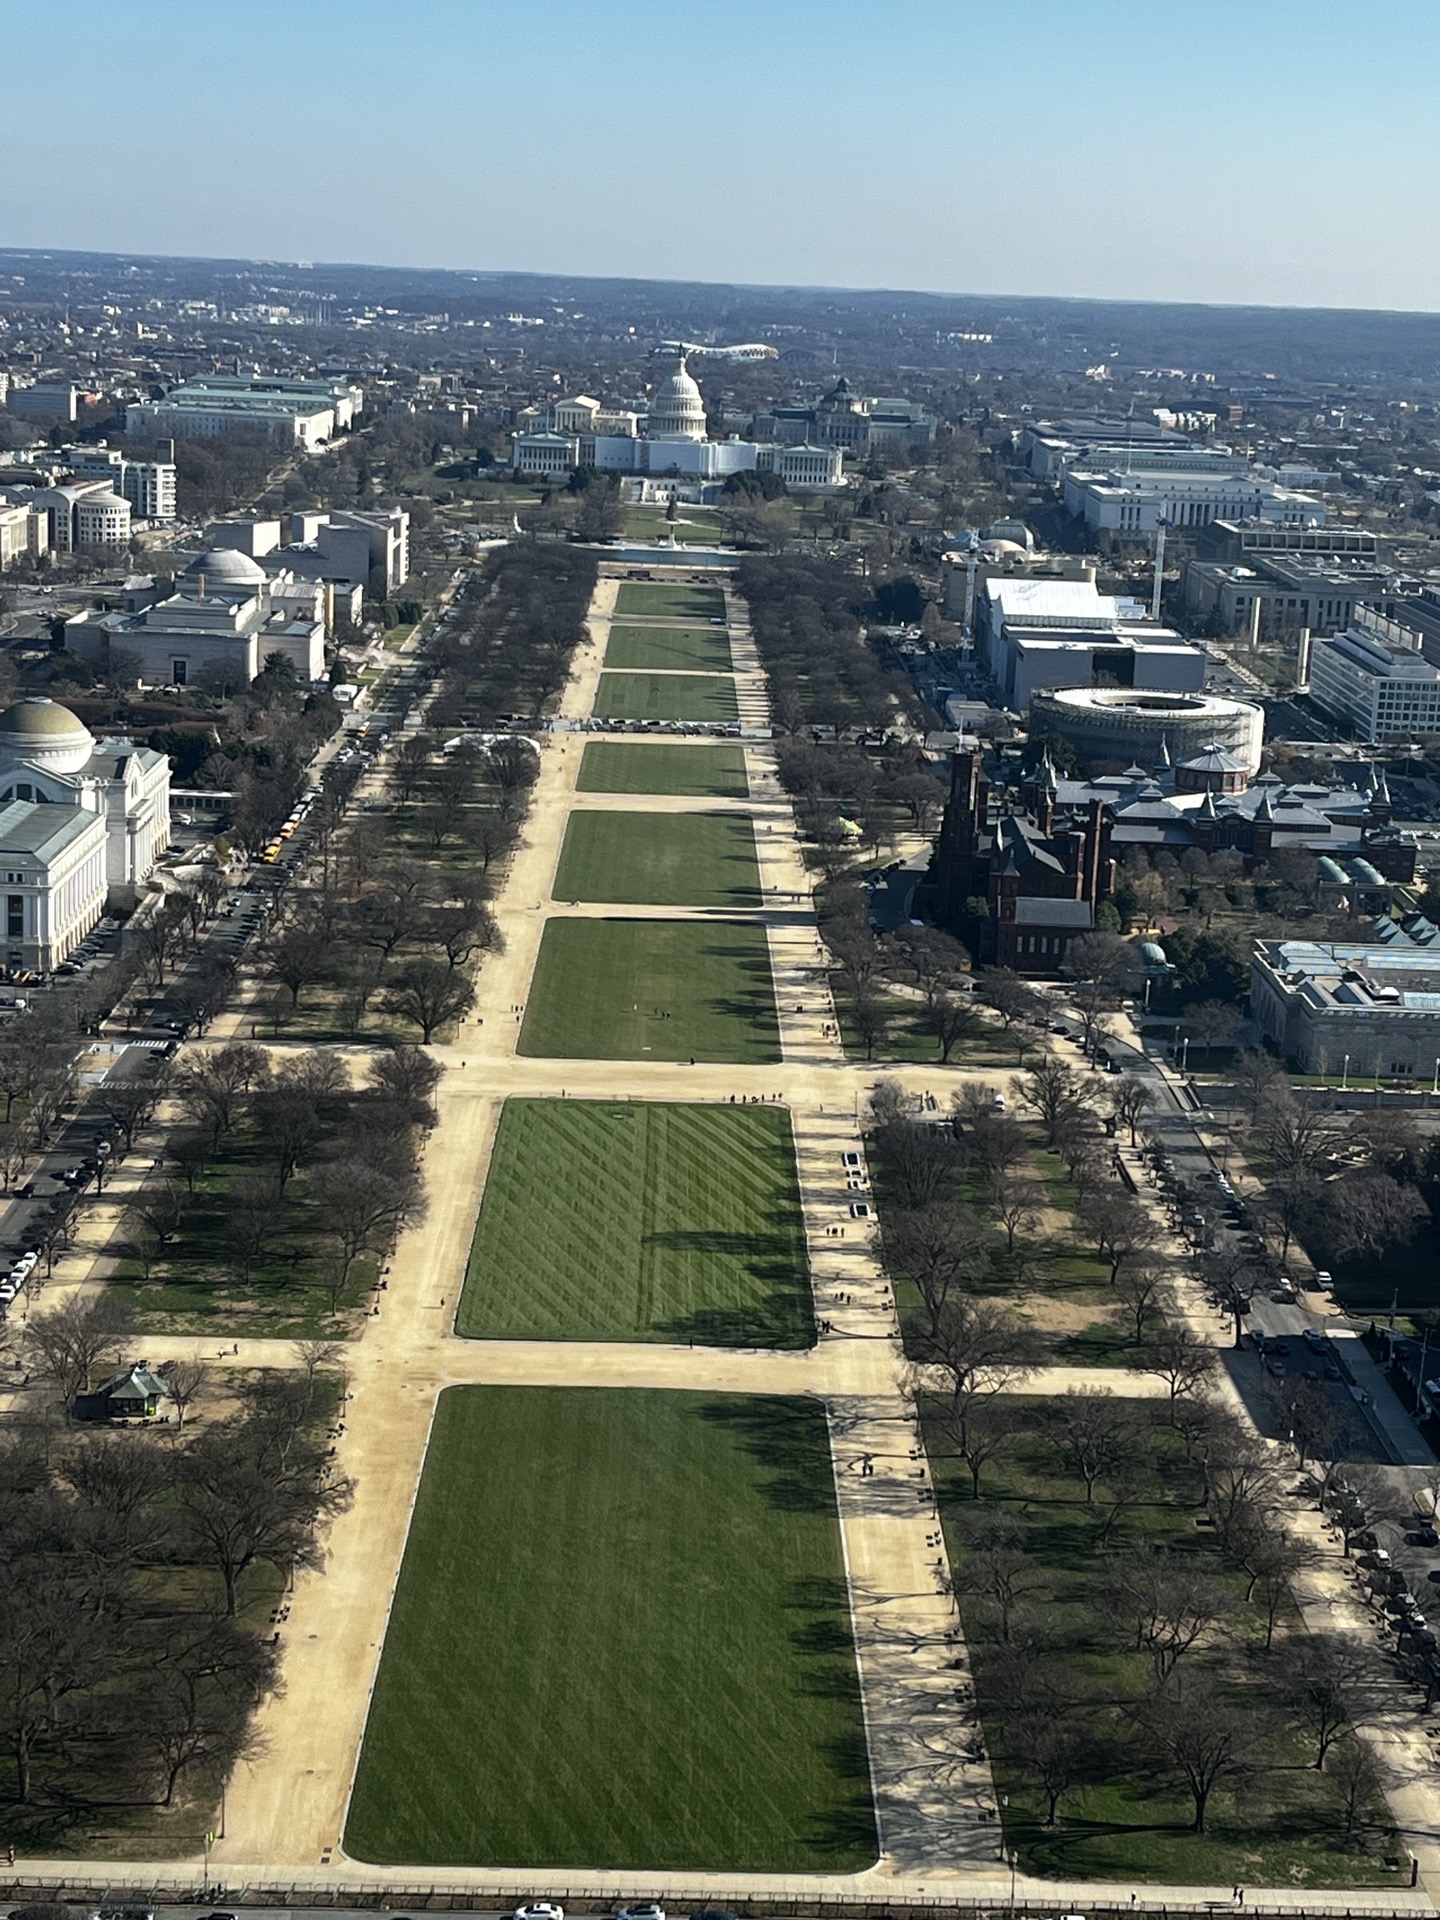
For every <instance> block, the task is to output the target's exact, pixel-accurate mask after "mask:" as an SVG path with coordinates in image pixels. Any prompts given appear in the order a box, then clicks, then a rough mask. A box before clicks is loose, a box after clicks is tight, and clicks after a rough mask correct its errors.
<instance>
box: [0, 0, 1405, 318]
mask: <svg viewBox="0 0 1440 1920" xmlns="http://www.w3.org/2000/svg"><path fill="white" fill-rule="evenodd" d="M406 20H407V29H406V32H405V33H404V34H403V35H396V34H395V32H394V29H393V17H392V16H389V15H384V14H382V13H381V12H380V10H379V8H378V7H377V6H375V5H374V4H373V0H356V3H355V4H353V5H351V6H348V7H346V8H344V9H341V8H340V7H338V6H336V5H334V4H332V0H324V3H323V4H320V5H317V6H312V7H310V8H308V9H306V10H305V12H304V14H303V15H302V16H299V17H296V16H294V15H292V14H289V13H285V12H282V11H281V9H280V8H279V7H277V6H276V5H274V4H273V0H259V4H257V5H255V6H252V7H251V8H249V9H247V12H246V15H245V39H246V44H247V45H248V48H249V52H250V55H251V56H252V58H253V62H254V63H255V65H256V69H257V70H258V71H259V72H260V73H261V74H262V76H263V74H264V72H265V68H266V63H267V62H268V61H271V60H275V59H277V58H278V59H283V63H284V75H285V76H288V77H285V78H283V79H282V78H277V79H276V81H275V83H274V84H271V85H264V86H261V87H259V88H256V87H254V86H245V87H243V88H242V87H239V86H231V85H229V84H227V80H226V76H227V74H233V73H235V72H237V71H243V70H244V68H243V64H242V67H241V68H240V69H235V68H233V67H232V66H231V65H230V63H231V62H232V61H233V60H234V58H235V55H236V47H235V40H236V29H235V25H234V19H233V16H229V15H223V14H222V13H221V11H220V9H218V8H215V7H201V8H199V9H196V8H193V7H185V8H183V9H182V8H181V7H179V6H178V5H177V4H175V0H157V3H156V4H154V5H151V6H150V7H148V8H147V9H146V10H145V13H144V15H143V17H141V18H139V19H136V18H135V17H133V16H127V17H125V18H123V19H122V18H118V17H112V15H111V14H110V13H109V12H107V11H106V10H104V9H102V8H100V7H99V6H98V5H95V4H91V3H90V0H84V3H82V4H81V5H79V6H78V7H77V8H76V9H74V10H73V12H72V13H71V14H70V15H69V16H67V18H66V20H65V21H64V22H62V23H61V24H59V25H56V24H54V23H52V22H51V21H50V20H48V19H45V20H43V21H42V20H41V19H40V18H38V17H18V18H17V19H16V20H15V21H13V22H12V23H11V47H12V54H13V65H12V72H13V73H14V74H15V75H16V76H18V82H17V84H16V85H15V87H14V89H13V93H12V100H11V108H12V112H11V123H12V130H13V133H14V135H15V136H16V138H15V151H16V152H17V153H18V154H19V155H20V156H21V157H20V158H19V160H18V161H17V165H16V173H17V182H18V185H19V187H20V189H21V191H20V192H18V193H17V194H15V195H13V196H12V198H11V206H12V209H13V208H16V207H20V208H26V209H29V211H28V212H24V213H21V214H19V215H17V214H16V213H14V212H13V211H12V214H11V219H10V222H8V223H7V229H6V230H5V231H4V232H3V233H0V239H3V240H4V242H5V243H6V244H8V245H10V246H14V247H24V248H33V249H40V250H45V249H54V250H57V251H69V250H88V249H96V250H101V251H112V252H122V253H144V254H151V255H155V254H160V255H176V256H189V257H221V256H223V257H233V258H242V259H278V260H287V261H288V260H327V261H342V260H351V261H357V262H359V261H368V262H375V263H380V264H386V265H394V266H406V267H435V268H453V269H460V270H471V271H478V272H492V271H515V272H534V273H542V274H543V273H573V274H576V275H581V276H587V277H591V276H593V277H620V278H637V279H644V280H655V281H666V280H691V281H701V282H713V283H717V284H741V285H776V286H811V287H816V288H827V287H833V288H836V289H843V288H857V287H874V288H882V287H883V288H896V289H913V290H934V291H944V292H954V293H957V294H982V295H993V296H998V297H1003V296H1006V295H1011V296H1015V297H1021V296H1037V295H1038V296H1045V295H1048V296H1053V297H1070V298H1082V299H1097V300H1133V301H1173V302H1192V301H1193V302H1199V303H1202V304H1215V305H1241V306H1245V305H1260V306H1284V307H1288V306H1315V307H1338V308H1362V309H1391V310H1399V311H1418V312H1432V311H1436V310H1440V261H1437V260H1436V258H1435V257H1434V255H1433V250H1428V249H1424V248H1419V247H1417V246H1416V245H1415V236H1416V235H1417V234H1422V233H1424V232H1425V231H1427V230H1428V226H1429V224H1431V221H1432V215H1431V211H1430V208H1431V201H1432V200H1433V184H1434V181H1435V179H1436V177H1437V168H1436V158H1437V155H1436V135H1435V132H1434V127H1433V119H1432V117H1431V116H1430V114H1429V113H1428V111H1427V110H1426V101H1425V93H1426V88H1427V81H1426V78H1425V76H1426V75H1427V74H1428V73H1430V72H1433V71H1434V61H1435V56H1436V55H1437V54H1440V21H1437V18H1436V16H1435V14H1434V11H1433V9H1430V8H1428V7H1426V6H1424V5H1423V4H1421V3H1420V0H1386V4H1384V5H1383V6H1382V7H1381V8H1380V9H1378V10H1377V11H1376V12H1372V14H1371V15H1370V16H1369V17H1368V24H1369V27H1370V31H1368V32H1366V33H1361V32H1358V31H1357V29H1356V24H1355V16H1354V14H1353V12H1352V11H1351V10H1349V9H1342V8H1341V7H1340V6H1339V5H1338V4H1332V0H1319V3H1318V4H1311V5H1308V6H1302V5H1300V4H1295V3H1294V0H1274V4H1271V5H1269V6H1267V8H1266V9H1264V11H1263V15H1260V16H1258V17H1257V15H1256V11H1255V10H1254V9H1246V8H1244V7H1243V6H1241V5H1240V4H1238V0H1219V4H1217V5H1215V6H1210V7H1206V8H1204V9H1201V8H1199V7H1198V6H1191V5H1187V6H1183V7H1180V8H1177V9H1171V10H1169V11H1168V12H1167V13H1166V14H1165V15H1164V16H1163V17H1157V16H1154V15H1153V14H1152V13H1151V12H1150V11H1149V10H1147V9H1145V8H1143V7H1142V6H1140V5H1139V4H1137V0H1091V4H1089V5H1087V6H1085V7H1080V8H1077V7H1073V6H1071V7H1067V6H1062V5H1060V4H1058V0H1028V4H1023V5H1021V6H1020V7H1019V8H1017V9H1011V10H1010V11H1009V12H1008V13H1007V15H1006V17H1005V19H1004V20H1003V21H997V20H994V19H990V18H986V17H983V15H982V10H981V9H980V8H978V7H974V6H971V5H944V4H939V3H938V0H902V3H901V4H900V5H899V6H898V7H895V8H891V9H889V10H887V12H886V14H885V16H884V19H883V22H880V21H877V19H876V17H875V16H874V15H873V14H872V13H870V12H869V11H867V10H866V9H864V8H862V7H860V6H858V5H856V4H853V0H839V3H838V4H832V5H829V6H826V7H823V8H822V7H820V6H819V5H818V4H811V3H810V0H792V4H789V5H787V6H784V7H782V8H780V9H778V10H775V9H770V10H764V9H762V8H761V7H760V6H759V5H758V4H756V3H755V0H740V4H738V5H737V6H735V7H732V8H730V9H728V10H727V12H726V14H725V18H724V23H723V32H722V31H721V26H720V22H719V19H718V16H716V15H715V14H714V13H713V12H712V11H711V10H707V9H701V8H699V7H696V6H681V7H678V8H674V9H671V10H669V11H667V12H666V13H665V14H664V15H663V16H655V15H649V14H647V15H644V16H640V15H637V14H636V13H635V12H633V11H631V10H622V9H619V8H615V7H601V8H594V7H582V6H579V5H577V4H574V3H573V0H558V4H555V5H552V6H551V7H549V8H547V9H545V10H544V12H543V14H541V15H539V16H537V15H535V14H534V13H526V12H524V11H522V10H521V9H520V8H518V7H516V6H514V5H511V4H509V3H508V0H502V3H501V4H494V5H473V6H470V5H460V4H455V0H417V4H415V5H413V6H412V7H411V8H410V9H409V10H408V12H407V15H406ZM912 56H913V57H912ZM117 71H120V72H126V73H129V74H130V75H131V77H132V82H133V84H132V85H131V86H130V88H129V89H128V90H126V91H125V92H124V93H123V94H122V95H121V97H120V98H119V100H118V101H116V100H114V99H113V97H111V105H110V106H109V107H108V108H107V111H106V113H105V114H104V115H103V116H99V117H92V116H90V115H88V114H86V113H85V112H84V110H83V108H84V102H85V101H86V100H87V99H88V98H90V97H91V96H92V94H93V93H95V92H96V91H97V90H98V89H101V88H103V87H105V86H113V80H114V75H115V73H116V72H117ZM107 97H110V96H107ZM587 103H588V104H587ZM1324 127H1328V128H1329V129H1330V131H1329V133H1328V135H1325V136H1324V137H1322V128H1324ZM57 133H58V134H59V136H60V137H59V138H58V139H57ZM117 143H118V146H117ZM117 152H123V156H124V164H122V165H116V157H117ZM142 183H143V184H142ZM137 187H140V188H141V190H140V191H138V192H137Z"/></svg>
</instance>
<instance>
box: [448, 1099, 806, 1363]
mask: <svg viewBox="0 0 1440 1920" xmlns="http://www.w3.org/2000/svg"><path fill="white" fill-rule="evenodd" d="M456 1325H457V1328H458V1330H459V1332H461V1333H462V1334H465V1335H466V1336H468V1337H470V1338H473V1339H516V1340H657V1341H666V1342H675V1343H678V1342H680V1341H690V1342H692V1343H695V1344H698V1345H704V1346H726V1347H789V1348H795V1347H808V1346H809V1345H811V1344H812V1342H813V1339H814V1318H813V1314H812V1311H811V1296H810V1286H809V1277H808V1266H807V1261H806V1255H805V1231H804V1222H803V1218H802V1215H801V1211H800V1191H799V1184H798V1181H797V1178H796V1172H795V1148H794V1143H793V1141H792V1139H791V1134H790V1116H789V1113H788V1111H787V1110H786V1109H785V1108H784V1107H754V1106H752V1107H740V1106H736V1107H730V1106H724V1107H716V1106H699V1105H697V1106H685V1105H680V1104H674V1103H670V1102H654V1103H650V1102H645V1101H629V1102H619V1103H614V1104H612V1103H610V1102H603V1101H590V1100H520V1099H515V1100H507V1101H506V1103H505V1109H504V1112H503V1114H502V1115H501V1120H500V1131H499V1134H498V1136H497V1138H496V1141H495V1151H494V1153H493V1155H492V1156H491V1161H490V1169H489V1172H488V1174H487V1176H486V1181H485V1200H484V1204H483V1206H482V1207H481V1210H480V1219H479V1223H478V1225H477V1226H476V1229H475V1242H474V1245H473V1247H472V1249H471V1253H470V1269H469V1273H468V1275H467V1278H466V1282H465V1292H464V1295H463V1297H462V1299H461V1302H460V1311H459V1316H458V1319H457V1322H456Z"/></svg>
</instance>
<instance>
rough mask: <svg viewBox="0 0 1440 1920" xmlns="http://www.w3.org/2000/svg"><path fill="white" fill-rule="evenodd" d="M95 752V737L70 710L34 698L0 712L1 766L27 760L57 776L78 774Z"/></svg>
mask: <svg viewBox="0 0 1440 1920" xmlns="http://www.w3.org/2000/svg"><path fill="white" fill-rule="evenodd" d="M94 751H95V736H94V734H93V733H91V731H90V729H89V728H88V727H87V726H86V725H85V722H84V721H83V720H81V719H79V718H77V716H76V715H75V714H73V713H71V711H70V709H69V708H68V707H62V706H58V705H57V704H56V702H55V701H53V700H46V699H43V698H40V697H38V696H37V697H34V698H31V699H28V700H17V701H16V703H15V705H14V706H13V707H7V708H6V709H5V711H4V712H3V713H0V764H3V765H13V764H14V762H16V761H17V760H24V761H26V762H28V763H29V764H30V765H31V766H37V767H49V768H51V769H52V770H53V771H54V772H55V773H78V772H79V770H80V768H81V767H83V766H84V765H85V762H86V761H87V760H88V759H89V758H90V756H91V754H92V753H93V752H94Z"/></svg>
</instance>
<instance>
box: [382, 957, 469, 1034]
mask: <svg viewBox="0 0 1440 1920" xmlns="http://www.w3.org/2000/svg"><path fill="white" fill-rule="evenodd" d="M474 1002H475V989H474V987H473V985H472V984H471V983H470V981H469V980H467V979H466V978H465V976H464V975H463V974H461V973H454V972H452V971H451V970H450V968H449V967H446V966H443V965H442V964H441V963H440V962H439V961H438V960H412V961H410V962H409V963H408V964H407V965H405V966H403V967H402V968H401V969H400V970H399V972H398V973H397V974H396V976H395V984H394V985H393V986H392V987H391V989H390V991H389V992H388V993H387V994H386V995H385V1000H384V1006H385V1011H386V1012H387V1013H390V1014H394V1015H397V1016H398V1017H399V1018H400V1019H402V1020H409V1021H412V1022H413V1023H414V1024H415V1025H416V1026H417V1027H419V1029H420V1040H421V1044H422V1045H423V1046H427V1047H428V1046H429V1044H430V1042H431V1040H432V1039H433V1038H434V1035H435V1030H436V1028H437V1027H443V1026H447V1025H448V1024H449V1023H450V1022H451V1021H452V1020H459V1019H461V1018H462V1017H463V1016H464V1015H465V1014H467V1013H468V1012H469V1011H470V1008H471V1007H472V1006H473V1005H474Z"/></svg>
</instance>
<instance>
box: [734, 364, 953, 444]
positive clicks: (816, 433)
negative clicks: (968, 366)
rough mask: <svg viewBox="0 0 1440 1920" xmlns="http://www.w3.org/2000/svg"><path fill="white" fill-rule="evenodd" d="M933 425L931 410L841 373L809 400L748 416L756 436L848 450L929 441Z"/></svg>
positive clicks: (931, 437)
mask: <svg viewBox="0 0 1440 1920" xmlns="http://www.w3.org/2000/svg"><path fill="white" fill-rule="evenodd" d="M935 428H936V421H935V416H934V414H932V413H929V412H927V411H926V409H925V408H924V407H922V406H919V405H918V404H917V403H916V402H915V401H913V400H907V399H905V398H904V397H903V396H899V395H887V396H884V397H876V396H873V395H870V394H862V393H857V392H856V391H855V389H854V388H853V387H852V386H851V385H850V382H849V381H848V380H845V379H840V380H837V381H836V382H835V385H834V386H833V387H832V388H831V389H830V390H829V392H828V393H825V394H822V395H821V397H820V398H819V399H818V400H817V401H815V403H814V404H813V405H812V406H804V405H795V406H777V407H770V408H767V409H766V410H765V411H764V412H763V413H757V414H756V415H755V417H754V419H753V420H752V422H751V432H752V433H753V434H754V435H755V438H756V439H757V440H759V441H774V442H777V443H781V444H786V445H792V446H798V445H800V444H802V443H803V444H807V445H810V446H819V447H841V448H844V449H845V450H846V451H847V452H852V453H859V452H865V451H867V450H870V449H874V448H883V447H894V446H903V445H905V444H908V443H909V442H911V441H925V442H929V441H932V440H933V439H934V438H935Z"/></svg>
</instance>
